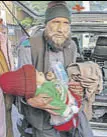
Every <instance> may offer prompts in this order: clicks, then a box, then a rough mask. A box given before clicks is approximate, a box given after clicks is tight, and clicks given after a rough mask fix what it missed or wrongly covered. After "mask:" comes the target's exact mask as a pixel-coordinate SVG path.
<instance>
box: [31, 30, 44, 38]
mask: <svg viewBox="0 0 107 137" xmlns="http://www.w3.org/2000/svg"><path fill="white" fill-rule="evenodd" d="M43 32H44V31H43V30H39V31H37V32H36V33H35V34H34V35H32V36H31V37H30V39H32V38H35V39H36V38H38V37H40V38H41V37H43Z"/></svg>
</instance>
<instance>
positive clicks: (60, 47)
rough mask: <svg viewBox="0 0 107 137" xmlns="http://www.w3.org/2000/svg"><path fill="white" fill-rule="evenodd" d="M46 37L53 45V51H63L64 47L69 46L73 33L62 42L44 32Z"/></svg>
mask: <svg viewBox="0 0 107 137" xmlns="http://www.w3.org/2000/svg"><path fill="white" fill-rule="evenodd" d="M44 37H45V39H46V41H47V43H48V44H49V45H50V46H51V50H53V51H62V50H63V48H65V47H67V46H68V45H69V44H70V40H71V35H69V37H68V38H66V39H65V41H64V42H63V43H61V44H57V43H56V41H53V40H52V38H50V37H48V35H45V34H44Z"/></svg>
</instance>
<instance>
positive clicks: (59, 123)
mask: <svg viewBox="0 0 107 137" xmlns="http://www.w3.org/2000/svg"><path fill="white" fill-rule="evenodd" d="M48 77H49V74H48ZM0 86H1V88H2V89H3V92H4V93H6V94H11V95H15V96H23V97H25V99H29V98H31V97H34V96H35V95H38V94H41V93H46V94H47V95H48V96H49V97H52V101H51V102H50V105H52V106H58V107H59V108H60V109H58V110H54V111H55V112H57V113H58V115H53V114H51V119H50V124H52V125H53V126H54V128H56V129H57V130H59V131H68V130H70V129H71V128H72V127H76V126H77V125H78V119H77V113H78V111H79V107H80V104H78V101H76V98H75V96H74V95H72V94H71V92H70V91H69V90H68V89H67V88H66V86H65V85H64V84H62V83H61V82H60V81H59V80H53V81H48V80H46V78H45V76H44V74H43V73H41V72H38V71H37V70H35V68H34V67H33V65H24V66H22V68H20V69H18V70H16V71H11V72H7V73H5V74H3V75H1V77H0Z"/></svg>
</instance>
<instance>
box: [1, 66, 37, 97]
mask: <svg viewBox="0 0 107 137" xmlns="http://www.w3.org/2000/svg"><path fill="white" fill-rule="evenodd" d="M0 86H1V88H2V89H3V92H4V93H6V94H11V95H16V96H24V97H25V98H26V99H28V98H30V97H33V96H34V93H35V90H36V71H35V68H34V67H33V65H24V66H23V67H22V68H20V69H18V70H17V71H10V72H6V73H4V74H3V75H1V77H0Z"/></svg>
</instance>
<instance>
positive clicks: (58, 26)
mask: <svg viewBox="0 0 107 137" xmlns="http://www.w3.org/2000/svg"><path fill="white" fill-rule="evenodd" d="M70 22H71V15H70V11H69V9H68V8H67V6H66V3H65V2H64V1H62V2H55V1H53V2H50V3H49V4H48V8H47V10H46V13H45V24H46V27H45V29H44V31H38V32H37V33H36V34H35V35H34V36H33V37H31V38H30V44H31V49H30V50H31V54H29V53H28V49H27V48H24V47H22V49H20V57H21V58H22V60H23V61H22V64H21V65H23V64H31V62H32V64H33V65H34V66H35V68H36V69H37V70H38V71H40V72H44V73H47V72H48V71H50V70H51V66H52V64H56V63H57V62H58V61H60V62H62V64H63V65H64V66H65V67H66V66H67V65H69V64H70V63H74V62H75V61H76V56H77V47H76V45H75V43H74V41H72V40H71V33H70ZM25 57H26V58H25ZM28 58H30V59H31V61H28ZM78 89H79V90H82V88H81V87H79V86H78ZM41 100H42V101H41ZM51 100H52V98H50V97H48V95H46V94H41V95H38V96H35V97H32V98H30V99H28V100H27V101H25V100H24V99H22V109H23V110H22V111H23V114H24V116H25V119H26V120H27V121H28V122H29V123H30V124H31V126H32V127H33V129H32V132H33V135H31V137H68V136H69V134H68V133H66V132H64V133H61V134H60V133H59V132H57V131H56V130H55V129H54V128H53V127H52V125H50V123H49V120H50V114H49V113H48V112H51V113H54V112H53V111H52V110H53V109H60V108H58V107H52V106H51V105H49V103H50V101H51ZM28 104H29V105H28ZM47 111H48V112H47ZM25 136H26V137H27V135H25ZM78 136H79V135H78ZM85 137H87V136H85ZM89 137H90V136H89Z"/></svg>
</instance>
